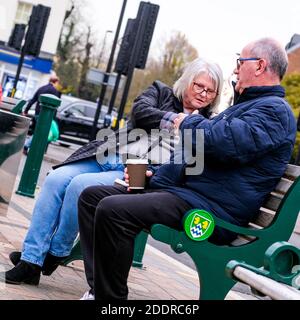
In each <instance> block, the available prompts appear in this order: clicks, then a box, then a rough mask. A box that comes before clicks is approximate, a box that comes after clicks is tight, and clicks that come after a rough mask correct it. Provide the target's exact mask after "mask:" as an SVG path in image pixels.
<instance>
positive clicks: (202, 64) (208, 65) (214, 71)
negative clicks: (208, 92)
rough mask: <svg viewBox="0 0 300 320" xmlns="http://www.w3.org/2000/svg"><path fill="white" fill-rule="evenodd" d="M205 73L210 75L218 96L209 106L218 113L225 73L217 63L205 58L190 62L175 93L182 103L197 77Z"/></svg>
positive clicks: (174, 87)
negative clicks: (186, 91) (185, 92)
mask: <svg viewBox="0 0 300 320" xmlns="http://www.w3.org/2000/svg"><path fill="white" fill-rule="evenodd" d="M204 73H206V74H208V76H209V77H210V78H211V79H212V81H213V82H214V85H215V87H216V91H217V96H216V98H215V99H214V100H213V101H212V102H211V104H210V106H209V110H210V111H211V112H216V111H217V106H218V104H219V102H220V97H221V91H222V86H223V72H222V70H221V68H220V67H219V65H218V64H217V63H215V62H211V61H209V60H206V59H204V58H197V59H195V60H193V61H192V62H190V63H189V64H188V65H187V66H186V67H185V69H184V71H183V74H182V76H181V77H180V78H179V79H178V80H177V81H176V82H175V84H174V86H173V92H174V94H175V96H176V97H177V98H178V99H179V100H180V101H182V99H183V95H184V91H185V90H186V89H187V88H188V87H189V86H190V85H191V84H192V82H193V81H194V80H195V78H196V77H198V76H199V75H201V74H204Z"/></svg>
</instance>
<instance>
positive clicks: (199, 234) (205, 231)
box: [184, 209, 215, 241]
mask: <svg viewBox="0 0 300 320" xmlns="http://www.w3.org/2000/svg"><path fill="white" fill-rule="evenodd" d="M214 227H215V222H214V219H213V217H212V215H211V214H210V213H208V212H207V211H205V210H199V209H193V210H190V211H189V212H187V213H186V215H185V219H184V230H185V233H186V234H187V236H188V237H189V238H190V239H192V240H195V241H203V240H205V239H207V238H208V237H210V235H211V234H212V233H213V230H214Z"/></svg>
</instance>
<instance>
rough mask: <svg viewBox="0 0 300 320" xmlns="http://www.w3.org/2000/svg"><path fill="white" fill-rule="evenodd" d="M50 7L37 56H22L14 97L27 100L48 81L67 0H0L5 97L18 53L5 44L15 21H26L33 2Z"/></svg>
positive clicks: (1, 71)
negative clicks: (21, 65) (22, 60)
mask: <svg viewBox="0 0 300 320" xmlns="http://www.w3.org/2000/svg"><path fill="white" fill-rule="evenodd" d="M38 4H41V5H44V6H47V7H50V8H51V11H50V16H49V19H48V23H47V27H46V31H45V35H44V38H43V42H42V47H41V52H40V54H39V56H38V57H33V56H25V59H24V63H23V67H22V70H21V74H20V78H19V82H18V85H17V91H16V93H15V98H19V99H21V98H22V99H26V100H27V99H29V98H31V97H32V95H33V93H34V92H35V91H36V89H37V88H38V87H40V86H41V85H43V84H46V83H47V82H48V79H49V76H50V73H51V71H52V65H53V58H54V55H55V52H56V48H57V45H58V41H59V37H60V33H61V29H62V26H63V21H64V17H65V14H66V11H68V10H70V8H71V1H70V0H26V1H20V0H9V1H7V0H0V84H1V85H2V89H3V95H4V96H7V95H8V94H9V92H10V90H11V88H12V86H13V83H14V79H15V75H16V71H17V67H18V63H19V58H20V52H19V51H17V50H15V49H13V48H10V47H8V41H9V37H10V35H11V33H12V30H13V29H14V26H15V24H17V23H24V24H28V22H29V18H30V15H31V12H32V8H33V6H35V5H38Z"/></svg>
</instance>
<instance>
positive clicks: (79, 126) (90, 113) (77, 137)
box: [28, 96, 118, 144]
mask: <svg viewBox="0 0 300 320" xmlns="http://www.w3.org/2000/svg"><path fill="white" fill-rule="evenodd" d="M32 109H33V108H32ZM96 109H97V103H95V102H92V101H87V100H82V99H78V98H74V97H68V96H62V104H61V106H60V107H59V108H58V109H57V113H56V117H55V120H56V121H57V124H58V127H59V133H60V137H59V140H63V141H67V142H73V143H77V144H85V143H87V142H88V139H89V136H90V133H91V130H92V126H93V123H94V117H95V113H96ZM107 111H108V106H106V105H102V108H101V114H100V116H99V120H98V125H97V127H98V128H99V129H100V128H102V127H103V123H104V118H105V115H106V114H107ZM28 114H29V115H30V116H31V117H33V116H34V109H33V110H31V109H30V111H29V113H28ZM117 115H118V114H117V112H116V110H113V111H112V117H117Z"/></svg>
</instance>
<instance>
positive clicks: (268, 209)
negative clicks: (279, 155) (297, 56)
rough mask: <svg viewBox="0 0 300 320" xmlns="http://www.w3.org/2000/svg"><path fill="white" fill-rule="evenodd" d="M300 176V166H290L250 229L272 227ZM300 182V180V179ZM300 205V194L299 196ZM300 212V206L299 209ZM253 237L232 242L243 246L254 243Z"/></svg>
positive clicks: (239, 237) (250, 225)
mask: <svg viewBox="0 0 300 320" xmlns="http://www.w3.org/2000/svg"><path fill="white" fill-rule="evenodd" d="M299 176H300V166H295V165H292V164H288V166H287V169H286V171H285V173H284V175H283V177H282V178H281V179H280V181H279V183H278V184H277V186H276V187H275V189H274V190H273V191H272V192H271V193H270V195H269V196H268V198H267V200H266V201H265V203H264V205H263V206H262V207H261V208H260V212H259V214H258V216H257V217H256V218H255V220H253V221H251V222H250V223H249V227H250V228H253V229H262V228H266V227H268V226H271V225H272V223H273V222H275V220H276V219H277V218H278V216H279V214H280V212H281V210H280V209H281V208H282V206H283V204H284V202H285V200H286V198H287V195H288V192H289V191H290V190H291V186H292V185H293V184H294V182H295V180H296V179H297V178H298V177H299ZM298 180H299V179H298ZM299 203H300V194H299ZM298 210H300V204H299V209H298ZM253 239H254V238H253V237H251V236H238V238H237V239H236V240H234V241H233V242H232V244H233V245H241V244H244V243H248V242H250V241H253Z"/></svg>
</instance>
